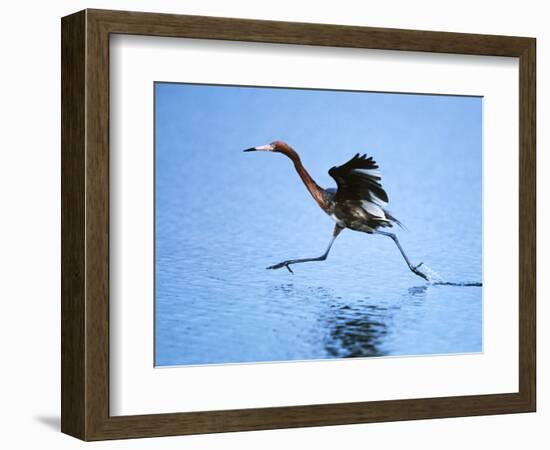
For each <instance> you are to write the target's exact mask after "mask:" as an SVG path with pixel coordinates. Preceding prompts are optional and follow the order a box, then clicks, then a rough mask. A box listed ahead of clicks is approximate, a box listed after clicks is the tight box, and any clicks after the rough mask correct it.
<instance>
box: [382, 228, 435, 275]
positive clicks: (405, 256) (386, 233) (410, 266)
mask: <svg viewBox="0 0 550 450" xmlns="http://www.w3.org/2000/svg"><path fill="white" fill-rule="evenodd" d="M376 233H377V234H381V235H383V236H388V237H390V238H392V240H393V242H395V245H397V248H398V249H399V251H400V252H401V255H403V259H404V260H405V262H406V263H407V266H409V269H411V272H413V273H414V274H415V275H418V276H419V277H421V278H424V279H425V280H426V281H430V280H428V277H427V276H426V275H425V274H423V273H422V272H420V270H418V268H419V267H420V266H421V265H422V264H423V263H420V264H417V265H416V266H413V265H412V264H411V262H410V261H409V258H407V255H406V254H405V251H404V250H403V247H401V244H400V243H399V240H398V239H397V236H396V235H395V234H393V233H388V232H386V231H380V230H377V231H376Z"/></svg>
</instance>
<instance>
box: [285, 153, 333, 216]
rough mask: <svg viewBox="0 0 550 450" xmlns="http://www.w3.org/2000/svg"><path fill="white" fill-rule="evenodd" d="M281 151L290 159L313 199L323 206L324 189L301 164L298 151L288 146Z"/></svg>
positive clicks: (324, 201)
mask: <svg viewBox="0 0 550 450" xmlns="http://www.w3.org/2000/svg"><path fill="white" fill-rule="evenodd" d="M281 153H284V154H285V155H286V156H288V157H289V158H290V159H291V160H292V162H293V163H294V167H295V168H296V172H298V175H300V178H301V179H302V181H303V182H304V184H305V185H306V188H307V190H308V191H309V193H310V194H311V196H312V197H313V199H314V200H315V201H316V202H317V203H318V204H319V206H320V207H321V208H324V207H325V204H326V199H325V195H324V190H323V188H321V187H320V186H319V185H318V184H317V183H316V182H315V180H314V179H313V178H311V175H310V174H309V173H308V171H307V170H306V169H305V167H304V165H303V164H302V161H301V160H300V157H299V156H298V153H296V152H295V151H294V150H293V149H292V148H290V147H289V148H288V149H284V150H283V151H281Z"/></svg>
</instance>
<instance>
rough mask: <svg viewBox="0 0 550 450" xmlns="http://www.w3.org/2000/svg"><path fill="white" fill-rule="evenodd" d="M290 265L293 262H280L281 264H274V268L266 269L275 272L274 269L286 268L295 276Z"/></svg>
mask: <svg viewBox="0 0 550 450" xmlns="http://www.w3.org/2000/svg"><path fill="white" fill-rule="evenodd" d="M290 264H291V261H283V262H280V263H278V264H273V265H272V266H269V267H266V269H268V270H269V269H272V270H274V269H280V268H282V267H286V268H287V270H288V271H289V272H290V273H292V274H293V273H294V272H293V271H292V269H291V268H290Z"/></svg>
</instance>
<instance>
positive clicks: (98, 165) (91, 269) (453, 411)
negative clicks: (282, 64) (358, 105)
mask: <svg viewBox="0 0 550 450" xmlns="http://www.w3.org/2000/svg"><path fill="white" fill-rule="evenodd" d="M61 25H62V26H61V29H62V133H61V135H62V346H61V351H62V405H61V406H62V416H61V428H62V431H63V432H64V433H67V434H70V435H72V436H75V437H78V438H80V439H84V440H101V439H118V438H133V437H148V436H168V435H184V434H198V433H214V432H227V431H244V430H261V429H275V428H290V427H309V426H323V425H337V424H351V423H366V422H381V421H397V420H411V419H426V418H441V417H458V416H474V415H485V414H504V413H516V412H530V411H535V405H536V395H535V393H536V390H535V386H536V383H535V381H536V365H535V364H536V359H535V358H536V341H535V339H536V333H535V299H536V292H535V286H536V258H535V254H536V253H535V252H536V250H535V244H536V234H535V233H536V225H535V221H536V200H535V199H536V197H535V195H536V192H535V186H536V178H535V174H536V161H535V45H536V41H535V39H534V38H526V37H507V36H489V35H474V34H460V33H447V32H433V31H413V30H398V29H382V28H367V27H355V26H338V25H321V24H308V23H287V22H273V21H256V20H242V19H229V18H216V17H200V16H181V15H171V14H153V13H137V12H123V11H105V10H85V11H80V12H78V13H75V14H72V15H70V16H67V17H64V18H63V19H62V24H61ZM116 33H121V34H137V35H146V36H165V37H182V38H201V39H220V40H232V41H249V42H259V43H285V44H305V45H313V46H333V47H350V48H351V47H353V48H368V49H384V50H404V51H417V52H433V53H455V54H465V55H487V56H509V57H518V58H519V80H520V87H519V92H520V101H519V118H520V120H519V124H520V139H519V143H518V144H519V158H520V161H519V167H520V186H519V190H520V191H519V198H520V203H519V205H518V207H519V217H520V227H519V244H520V257H519V267H518V271H519V281H520V283H519V299H520V305H519V391H518V392H516V393H505V394H491V395H472V396H460V397H438V398H419V399H406V400H389V401H374V402H354V403H341V404H322V405H304V406H289V407H270V408H258V409H243V410H225V411H204V412H203V411H201V412H186V413H171V414H151V415H139V416H110V415H109V36H110V35H111V34H116Z"/></svg>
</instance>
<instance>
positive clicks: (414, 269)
mask: <svg viewBox="0 0 550 450" xmlns="http://www.w3.org/2000/svg"><path fill="white" fill-rule="evenodd" d="M422 264H424V263H420V264H417V265H416V266H411V271H412V272H413V273H414V274H416V275H418V276H419V277H420V278H424V279H425V280H426V281H430V280H429V278H428V276H427V275H426V274H425V273H423V272H421V271H420V270H418V268H419V267H420V266H421V265H422Z"/></svg>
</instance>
